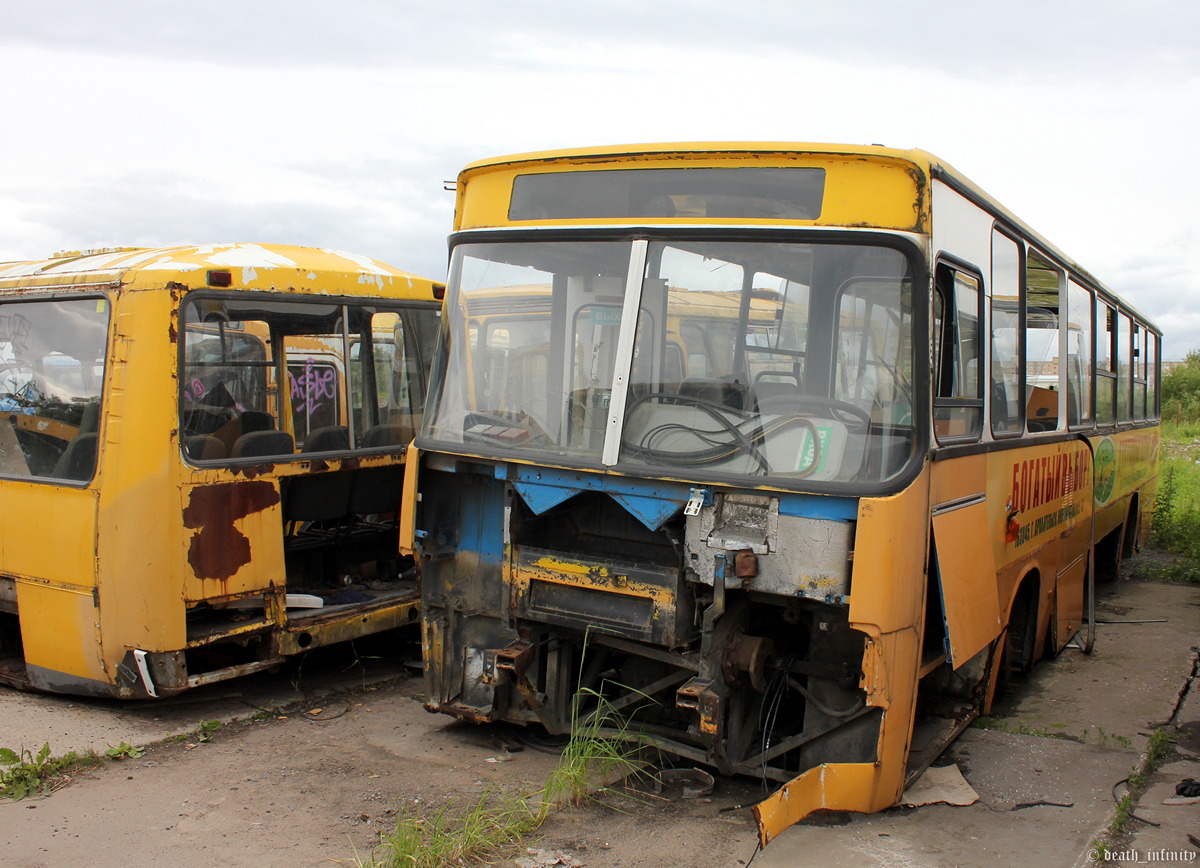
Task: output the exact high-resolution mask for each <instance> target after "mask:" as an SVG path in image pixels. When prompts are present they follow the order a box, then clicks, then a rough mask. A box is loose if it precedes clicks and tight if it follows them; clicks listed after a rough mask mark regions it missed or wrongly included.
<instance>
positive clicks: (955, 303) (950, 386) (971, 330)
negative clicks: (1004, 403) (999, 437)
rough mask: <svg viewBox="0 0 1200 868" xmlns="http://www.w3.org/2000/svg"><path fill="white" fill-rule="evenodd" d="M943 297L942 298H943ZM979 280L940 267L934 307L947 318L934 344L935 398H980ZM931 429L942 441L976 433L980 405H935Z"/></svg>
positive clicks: (975, 399) (976, 435)
mask: <svg viewBox="0 0 1200 868" xmlns="http://www.w3.org/2000/svg"><path fill="white" fill-rule="evenodd" d="M943 296H945V299H943ZM979 296H980V291H979V281H978V280H977V279H976V278H975V277H973V276H972V275H970V274H964V273H962V272H959V271H956V270H954V269H951V268H949V267H947V266H945V265H942V266H939V270H938V285H937V295H935V297H934V304H935V307H940V306H945V307H946V308H948V309H949V310H950V311H951V313H950V316H948V317H946V323H945V324H944V325H943V326H942V328H943V329H944V333H943V334H941V335H940V336H939V338H938V340H937V343H936V345H935V347H936V350H937V353H938V355H937V358H938V360H939V364H938V365H937V366H936V367H935V370H936V371H938V372H939V374H938V376H937V379H936V381H935V385H936V393H935V398H936V399H941V401H943V402H945V401H964V400H973V401H979V400H980V398H982V393H981V390H980V379H979V365H980V336H981V335H980V324H979ZM933 412H934V428H935V430H936V432H937V436H938V439H939V440H941V441H946V440H956V439H970V438H975V437H978V436H979V430H980V427H981V422H982V420H983V407H982V404H981V405H980V406H961V405H959V406H947V405H945V404H944V403H943V405H942V406H937V405H936V404H935V406H934V411H933Z"/></svg>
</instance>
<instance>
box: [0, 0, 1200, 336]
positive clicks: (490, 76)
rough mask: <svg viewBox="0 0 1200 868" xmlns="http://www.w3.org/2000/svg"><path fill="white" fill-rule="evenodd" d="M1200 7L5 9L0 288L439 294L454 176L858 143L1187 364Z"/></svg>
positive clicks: (478, 4) (761, 4)
mask: <svg viewBox="0 0 1200 868" xmlns="http://www.w3.org/2000/svg"><path fill="white" fill-rule="evenodd" d="M1198 33H1200V3H1197V2H1195V0H1138V2H1136V3H1135V2H1131V0H1121V2H1111V0H1086V2H1078V0H1038V2H1032V0H1007V2H1005V3H981V2H972V0H957V2H952V0H945V2H928V0H915V2H909V3H895V2H889V3H884V2H877V0H859V2H856V3H847V2H836V0H821V2H818V0H736V2H734V0H727V2H715V0H608V2H604V3H598V2H591V3H584V2H571V0H508V2H495V0H493V2H483V0H459V2H454V0H446V2H442V3H431V2H419V3H418V2H413V0H339V2H315V0H290V2H287V3H284V2H258V0H189V2H187V3H170V2H161V0H104V2H96V0H37V2H32V0H29V2H19V0H0V95H2V97H3V101H2V103H0V104H2V105H3V108H4V113H5V117H6V119H7V123H5V125H4V126H5V130H4V133H3V135H2V136H0V168H2V171H3V183H2V184H0V260H5V259H28V258H42V257H45V256H47V255H49V254H51V253H53V252H55V251H59V250H64V249H78V248H87V247H101V246H117V245H167V244H180V243H200V242H221V241H263V242H282V243H292V244H311V245H319V246H327V247H338V248H344V249H347V250H352V251H356V252H359V253H365V254H369V255H372V256H375V257H378V258H380V259H383V260H386V261H388V262H390V263H392V264H393V265H396V266H398V267H400V268H404V269H407V270H409V271H414V272H417V273H421V274H426V275H428V276H431V277H440V276H441V275H443V274H444V271H445V261H446V252H445V236H446V233H447V232H448V230H449V227H450V221H451V217H452V212H453V194H452V193H449V192H446V191H445V190H444V189H443V181H445V180H450V179H453V178H454V177H455V175H456V174H457V173H458V170H459V169H460V168H461V167H462V166H463V165H464V164H465V163H467V162H470V161H472V160H475V159H479V158H482V157H487V156H495V155H498V154H505V153H514V152H520V151H530V150H542V149H547V148H556V147H575V146H584V145H598V144H619V143H627V142H659V141H684V140H760V141H761V140H766V141H800V142H804V141H820V142H848V143H867V144H869V143H879V144H886V145H889V146H893V147H905V148H907V147H920V148H925V149H926V150H929V151H932V152H933V153H935V154H937V155H938V156H939V157H941V158H942V159H944V160H946V161H948V162H949V163H951V164H953V165H954V166H956V167H957V168H958V169H960V170H962V171H963V172H965V173H966V174H967V175H968V176H970V177H971V178H972V179H973V180H974V181H975V182H976V183H978V184H979V185H981V186H982V187H983V188H984V189H986V190H988V191H989V192H990V193H992V194H993V195H994V196H996V197H997V198H998V199H1000V201H1002V202H1004V203H1005V204H1006V205H1007V206H1008V207H1009V208H1010V209H1011V210H1013V211H1014V212H1015V213H1016V214H1018V215H1019V216H1020V217H1022V218H1023V219H1025V220H1026V221H1027V222H1028V223H1030V224H1031V225H1032V226H1033V228H1034V229H1036V230H1037V231H1039V232H1040V233H1042V234H1043V235H1044V236H1046V237H1047V238H1048V239H1049V240H1050V241H1052V242H1053V243H1055V244H1056V245H1057V246H1058V247H1059V248H1061V249H1062V250H1063V251H1065V252H1066V253H1067V254H1068V255H1070V256H1072V257H1074V258H1075V259H1077V260H1078V261H1079V262H1080V263H1082V264H1083V265H1084V266H1086V267H1087V268H1088V269H1089V270H1091V271H1092V273H1093V274H1095V275H1096V276H1097V277H1099V278H1100V279H1101V280H1103V281H1104V282H1106V283H1107V284H1108V285H1109V286H1111V287H1112V288H1113V289H1115V290H1116V291H1117V292H1119V293H1121V294H1122V295H1124V296H1126V297H1127V298H1128V299H1129V300H1130V301H1131V302H1132V303H1133V304H1134V305H1135V306H1137V307H1138V308H1140V309H1141V310H1142V311H1143V312H1145V313H1146V314H1148V315H1149V316H1151V317H1152V318H1154V319H1155V320H1156V321H1157V322H1158V324H1159V325H1160V326H1161V327H1162V328H1163V329H1164V331H1165V332H1166V344H1165V355H1166V357H1167V358H1176V357H1181V356H1182V355H1183V354H1184V353H1185V352H1187V351H1188V350H1190V349H1193V348H1200V229H1198V228H1197V225H1196V223H1195V221H1194V219H1193V217H1192V216H1191V215H1193V214H1194V213H1195V207H1194V203H1196V202H1198V201H1200V169H1198V168H1197V162H1196V160H1195V157H1194V155H1195V152H1196V147H1197V145H1196V143H1197V142H1198V141H1200V48H1198V47H1197V46H1198V45H1200V38H1198V36H1197V34H1198Z"/></svg>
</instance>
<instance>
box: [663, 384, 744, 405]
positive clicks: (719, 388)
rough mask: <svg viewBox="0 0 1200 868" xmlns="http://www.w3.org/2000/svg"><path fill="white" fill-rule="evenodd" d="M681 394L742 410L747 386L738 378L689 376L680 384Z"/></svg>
mask: <svg viewBox="0 0 1200 868" xmlns="http://www.w3.org/2000/svg"><path fill="white" fill-rule="evenodd" d="M679 394H680V395H683V396H684V397H685V398H700V399H702V400H705V401H711V402H713V403H714V404H724V405H725V406H726V407H730V408H732V409H734V410H741V409H742V408H743V407H745V405H746V387H745V385H744V384H742V383H739V382H737V381H736V380H725V379H717V380H701V379H695V378H689V379H686V380H684V381H683V382H682V383H680V384H679Z"/></svg>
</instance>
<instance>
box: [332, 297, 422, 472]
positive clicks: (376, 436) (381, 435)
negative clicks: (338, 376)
mask: <svg viewBox="0 0 1200 868" xmlns="http://www.w3.org/2000/svg"><path fill="white" fill-rule="evenodd" d="M437 328H438V312H437V311H436V310H426V309H419V308H414V309H408V310H395V311H380V312H376V313H374V314H373V315H372V317H371V334H372V353H373V355H374V372H375V384H374V389H375V406H374V409H373V410H372V409H371V408H370V407H368V409H367V410H365V411H364V410H363V409H362V408H361V404H362V401H361V396H362V395H364V394H366V391H365V390H366V386H365V384H364V385H361V386H360V385H359V384H358V382H359V380H360V379H361V377H362V376H363V368H362V362H361V359H360V358H359V355H360V352H361V350H362V347H363V346H364V342H363V341H362V340H361V339H358V340H355V341H353V342H352V344H351V348H350V353H351V365H350V370H351V375H352V382H353V383H354V388H353V394H354V395H355V401H356V403H355V418H356V419H357V420H359V423H358V425H357V427H356V431H355V434H356V438H357V441H358V442H357V444H356V445H358V446H360V447H363V448H368V449H374V448H379V447H383V446H393V447H395V446H403V445H406V444H408V443H409V442H411V441H412V439H413V436H414V435H415V433H416V431H417V429H419V428H420V426H421V418H422V408H423V406H424V403H425V383H426V382H427V381H428V376H429V365H430V364H431V363H432V360H433V353H432V348H433V343H434V340H435V339H436V335H437Z"/></svg>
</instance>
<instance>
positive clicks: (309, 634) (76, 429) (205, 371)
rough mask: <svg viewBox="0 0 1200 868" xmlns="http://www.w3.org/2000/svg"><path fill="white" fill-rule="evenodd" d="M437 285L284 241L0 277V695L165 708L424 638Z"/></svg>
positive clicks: (64, 264) (23, 266)
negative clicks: (419, 539) (417, 491)
mask: <svg viewBox="0 0 1200 868" xmlns="http://www.w3.org/2000/svg"><path fill="white" fill-rule="evenodd" d="M435 290H437V291H438V292H437V295H440V287H439V286H437V285H435V284H434V283H433V282H432V281H429V280H427V279H425V278H420V277H417V276H415V275H411V274H408V273H406V272H402V271H399V270H398V269H395V268H393V267H391V266H388V265H386V264H384V263H381V262H378V261H376V260H371V259H368V258H366V257H360V256H357V255H354V254H349V253H342V252H338V251H330V250H320V249H315V248H302V247H289V246H284V245H257V244H234V245H213V246H207V247H195V248H165V249H157V250H146V249H128V250H118V251H109V252H104V253H94V254H79V255H71V256H64V257H60V258H57V259H54V260H49V261H46V262H33V263H14V264H10V265H8V266H0V328H2V333H0V352H2V353H3V360H4V361H5V362H7V363H8V364H9V367H8V368H7V369H6V373H5V377H6V380H5V382H4V387H5V388H4V393H3V395H0V400H2V401H4V402H5V404H4V408H3V409H4V411H5V413H4V415H3V418H2V419H0V421H2V422H3V424H0V452H2V453H3V455H2V456H0V457H2V458H3V461H4V464H3V466H0V499H2V501H3V506H4V509H5V513H6V515H13V516H20V517H21V518H20V519H19V520H17V521H15V522H13V523H6V526H5V530H4V537H3V547H2V549H0V642H2V643H3V652H2V653H3V658H4V659H3V664H2V666H0V678H2V679H3V680H5V681H7V682H8V683H10V684H14V685H16V686H22V687H32V688H35V689H41V690H51V691H60V692H67V693H80V694H89V695H100V696H117V697H122V698H138V697H160V696H168V695H172V694H174V693H178V692H179V691H182V690H185V689H187V688H189V687H194V686H197V685H200V684H204V683H208V682H212V681H218V680H223V679H226V678H231V677H234V676H237V675H241V674H245V673H248V672H253V671H258V670H263V669H269V668H272V667H275V666H278V665H279V664H280V663H281V662H282V661H284V660H285V659H286V658H287V657H288V656H289V655H291V654H295V653H297V652H300V651H303V650H305V649H309V648H316V647H319V646H321V645H326V644H330V643H333V642H339V641H344V640H350V639H354V638H357V637H361V636H365V635H369V634H372V633H376V632H380V631H383V630H386V629H390V628H394V627H399V626H403V625H406V624H411V623H414V622H415V621H416V618H417V606H418V595H417V591H416V584H415V576H414V571H413V569H412V562H411V558H409V559H405V558H402V557H401V556H400V555H399V554H398V549H397V525H398V518H399V514H400V513H401V511H402V503H401V491H402V484H401V483H402V478H403V473H404V461H405V452H406V449H407V444H408V442H409V441H410V440H411V438H412V436H413V432H414V429H415V427H417V426H419V425H420V421H421V413H422V408H423V403H424V388H425V379H426V376H427V368H428V363H429V358H430V354H429V351H430V343H431V341H432V338H433V335H434V334H435V333H436V329H437V319H438V316H439V307H440V303H439V301H438V298H437V295H435Z"/></svg>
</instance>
